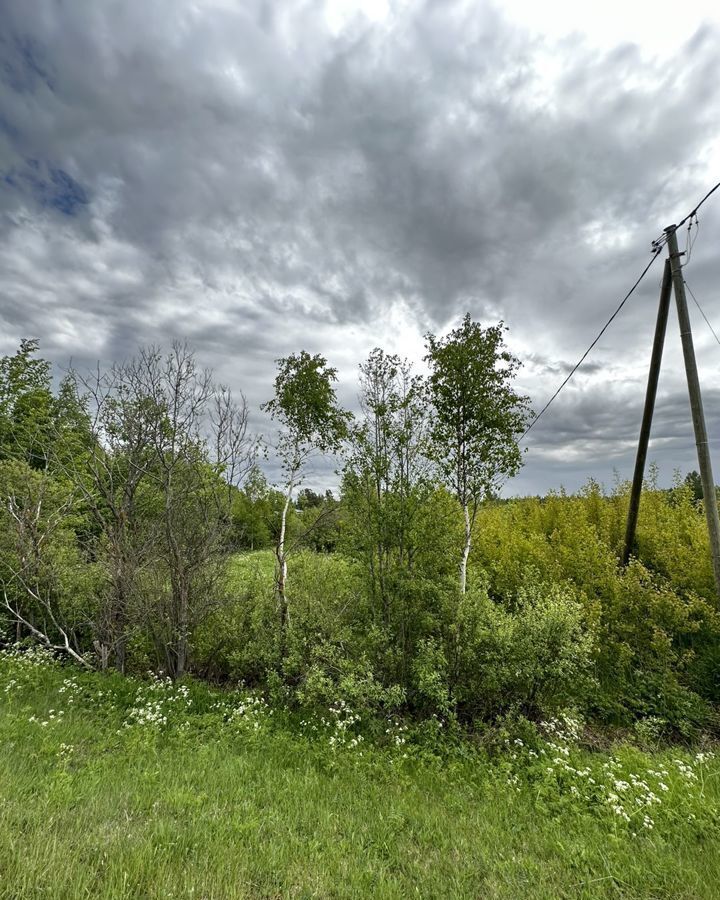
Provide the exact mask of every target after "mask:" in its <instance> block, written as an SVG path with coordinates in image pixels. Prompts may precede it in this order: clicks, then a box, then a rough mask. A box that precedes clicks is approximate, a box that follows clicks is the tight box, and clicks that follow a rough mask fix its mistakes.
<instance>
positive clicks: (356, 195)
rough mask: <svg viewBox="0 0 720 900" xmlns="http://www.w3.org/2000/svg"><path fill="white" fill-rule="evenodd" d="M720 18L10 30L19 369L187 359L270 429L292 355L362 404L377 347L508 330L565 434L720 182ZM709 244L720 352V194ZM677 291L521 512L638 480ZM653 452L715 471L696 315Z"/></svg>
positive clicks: (560, 7) (513, 0) (469, 12)
mask: <svg viewBox="0 0 720 900" xmlns="http://www.w3.org/2000/svg"><path fill="white" fill-rule="evenodd" d="M716 5H717V4H716V2H714V0H684V2H683V3H682V5H681V7H678V6H677V4H675V3H673V4H671V3H666V2H655V3H652V4H650V3H628V2H627V0H624V2H619V0H612V2H607V0H606V2H603V3H587V4H585V3H583V4H568V3H567V2H566V0H563V2H559V0H545V2H543V3H542V4H538V3H535V2H531V0H528V2H525V0H510V2H508V0H504V2H503V3H501V4H500V3H498V4H493V3H485V2H482V0H480V2H478V0H474V2H453V0H417V2H413V0H365V2H363V3H353V2H345V0H343V2H341V0H328V2H321V0H265V2H262V0H192V2H191V0H102V2H99V0H0V13H1V15H2V22H3V27H2V30H1V31H0V354H4V353H11V352H13V350H14V349H15V347H16V346H17V343H18V342H19V340H20V338H21V337H24V336H25V337H37V338H39V339H40V342H41V350H42V353H43V355H45V356H46V357H48V358H50V359H52V360H53V361H54V362H56V363H57V364H58V366H65V367H66V366H67V365H68V363H69V361H70V359H71V358H72V359H73V361H74V363H75V364H77V365H79V366H82V365H85V364H91V363H93V362H94V361H96V360H100V361H101V362H102V363H103V364H107V363H108V362H110V361H112V360H117V359H122V358H124V357H127V356H128V355H131V354H132V353H133V351H134V350H135V348H136V347H137V346H138V345H139V344H148V343H161V344H167V343H168V342H169V341H170V340H171V339H172V338H174V337H180V338H187V339H188V341H189V342H190V343H191V344H192V345H193V346H194V347H195V348H196V350H197V353H198V356H199V358H200V360H201V361H202V363H204V364H205V365H208V366H212V367H213V368H214V369H215V370H216V372H217V374H218V377H219V379H220V380H222V381H224V382H226V383H227V384H229V385H230V386H231V387H233V388H235V389H241V390H243V391H244V393H245V394H246V396H247V398H248V400H249V402H250V404H251V405H252V406H253V408H254V410H255V412H254V421H255V425H256V427H257V428H259V429H262V428H266V427H267V426H266V423H265V422H264V421H263V419H262V416H261V414H260V413H259V412H258V411H257V406H258V405H259V404H260V403H261V402H262V401H264V400H266V399H268V398H269V396H270V394H271V391H272V380H273V377H274V369H275V366H274V360H275V359H276V358H277V357H279V356H282V355H285V354H287V353H290V352H294V351H297V350H299V349H300V348H306V349H308V350H309V351H311V352H314V353H317V352H319V353H322V354H324V355H325V356H326V357H327V358H328V359H329V361H330V362H331V363H332V364H333V365H335V366H337V367H338V369H339V372H340V379H341V381H340V386H339V393H340V397H341V399H342V401H343V402H344V403H345V404H346V405H348V406H354V405H355V404H356V396H355V395H356V391H357V387H356V384H357V378H356V375H357V364H358V363H359V362H360V361H362V360H363V359H364V358H365V356H366V355H367V353H368V352H369V351H370V350H371V349H372V348H373V347H374V346H381V347H383V348H384V349H386V350H388V351H393V352H398V353H400V354H402V355H404V356H407V357H409V358H411V359H414V360H417V361H418V362H420V361H421V358H422V355H423V337H422V336H423V334H424V333H426V332H427V331H432V332H434V333H441V332H444V331H446V330H447V329H449V328H451V327H452V326H453V325H455V324H456V323H457V322H458V320H459V318H460V316H462V315H463V314H464V313H465V312H466V311H467V312H470V313H471V315H472V316H473V317H474V318H476V319H478V320H480V321H481V322H483V323H485V324H491V323H494V322H496V321H497V320H498V319H500V318H502V319H504V321H505V323H506V324H507V326H508V327H509V332H508V342H509V344H510V347H511V349H512V350H513V351H514V352H515V353H516V354H517V355H518V356H519V357H520V358H521V359H522V360H523V362H524V367H523V370H522V374H521V376H520V379H521V386H522V387H523V388H524V389H525V390H526V392H527V393H529V394H530V396H531V398H532V401H533V405H534V406H535V408H536V409H540V408H541V407H542V406H543V405H544V403H545V402H546V401H547V399H548V398H549V396H550V395H551V394H552V393H553V391H554V390H555V389H556V387H557V386H558V384H559V383H560V382H561V381H562V379H563V378H564V377H565V374H566V373H567V372H568V371H569V368H570V367H571V366H572V365H573V364H574V363H575V362H576V361H577V359H578V358H579V357H580V355H581V354H582V353H583V351H584V350H585V349H586V347H587V346H588V344H589V343H590V341H591V340H592V339H593V338H594V337H595V335H596V334H597V332H598V331H599V329H600V327H601V326H602V325H603V324H604V322H605V321H606V320H607V318H608V316H609V315H610V313H611V312H612V310H613V309H614V308H615V306H616V305H617V303H618V302H619V300H620V298H621V297H622V296H623V294H624V293H625V292H626V291H627V289H628V288H629V287H630V285H631V284H632V283H633V281H634V280H635V278H636V277H637V276H638V274H639V273H640V271H641V270H642V269H643V267H644V266H645V265H646V263H647V261H648V260H649V258H650V242H651V240H653V239H654V238H656V237H657V236H658V235H659V234H660V232H661V231H662V229H663V227H664V226H666V225H668V224H670V223H672V222H675V221H678V220H679V219H680V218H682V216H684V215H685V213H686V212H687V211H688V210H690V209H691V208H692V207H693V206H694V205H695V203H696V202H697V201H698V200H699V199H700V197H702V195H703V194H704V193H705V192H706V191H707V190H708V189H709V188H710V187H711V186H712V185H713V184H714V183H715V182H717V181H718V180H720V16H719V14H718V13H716V12H713V8H714V7H715V6H716ZM678 10H680V12H678ZM699 218H700V227H699V230H697V232H696V231H695V230H693V234H692V237H693V238H696V240H695V244H694V247H693V252H692V256H691V258H690V261H689V263H688V265H687V269H686V278H687V281H688V283H689V285H690V286H691V288H692V290H693V291H694V293H695V295H696V297H697V299H698V300H699V301H700V304H701V305H702V307H703V309H704V311H705V313H706V315H707V317H708V319H709V320H710V322H711V323H713V325H714V326H715V330H716V331H718V333H720V252H718V251H719V250H720V191H719V192H718V193H717V194H716V195H715V196H714V197H713V198H712V199H711V200H709V201H708V203H707V204H706V205H705V206H704V207H703V209H702V210H701V212H700V216H699ZM680 239H681V244H682V245H683V246H684V243H685V232H683V233H682V235H681V238H680ZM661 275H662V259H660V260H658V261H657V262H656V263H655V266H654V267H653V268H652V269H651V271H650V273H649V275H648V277H647V278H646V279H645V281H644V282H643V285H642V287H641V289H640V290H639V291H638V292H637V294H636V295H634V297H633V298H632V300H631V301H630V302H629V303H628V305H627V306H626V307H625V309H624V310H623V312H622V313H621V315H620V316H619V317H618V319H617V320H616V322H615V323H614V324H613V325H612V326H611V328H610V329H609V331H608V332H607V334H606V335H605V337H604V338H603V339H602V341H601V343H600V344H599V345H598V347H597V348H596V350H595V351H594V352H593V354H592V356H591V357H590V358H589V360H588V363H587V364H586V365H585V366H584V367H583V368H582V369H581V370H580V372H579V373H578V375H577V376H576V377H575V378H574V379H573V381H572V382H571V383H570V385H569V386H568V387H567V388H566V389H565V390H564V391H563V393H562V394H561V395H560V396H559V397H558V399H557V400H556V401H555V403H554V404H553V406H552V407H551V409H550V410H549V411H548V412H547V413H546V415H545V416H544V417H543V418H542V419H541V420H540V421H539V422H538V424H537V426H536V427H535V428H534V429H533V430H532V432H531V433H530V435H529V436H528V438H527V442H526V443H527V447H528V452H527V456H526V464H525V467H524V469H523V472H522V474H521V475H519V476H518V477H517V478H516V479H514V480H513V481H512V482H510V483H509V484H508V486H507V492H508V493H510V494H514V493H536V492H544V491H545V490H547V489H549V488H553V487H559V486H560V485H561V484H563V485H565V486H566V487H567V488H568V489H571V490H572V489H575V488H577V487H578V486H579V485H581V484H582V483H583V482H584V481H585V479H586V478H587V477H588V476H593V477H594V478H596V479H598V480H600V481H602V482H604V483H605V484H606V485H608V486H610V485H611V484H612V480H613V472H614V470H617V472H619V474H620V476H621V477H629V476H630V474H631V471H632V464H633V457H634V449H633V447H634V442H635V441H636V436H637V431H638V427H639V421H640V416H641V410H642V401H643V396H644V390H645V380H646V372H647V363H648V360H649V354H650V346H651V341H652V333H653V329H654V318H655V313H656V307H657V295H658V289H659V282H660V278H661ZM690 302H691V315H692V317H693V324H694V328H695V337H696V347H697V351H698V360H699V365H700V374H701V379H702V383H703V387H704V399H705V407H706V413H707V416H708V426H709V431H710V437H711V443H712V449H713V459H714V466H715V475H716V480H718V479H720V380H719V379H718V374H719V372H720V346H719V345H718V343H717V342H716V340H715V338H714V337H713V335H712V333H711V332H710V330H709V329H708V327H707V325H706V324H705V322H704V321H703V320H702V318H701V317H700V314H699V312H698V311H697V308H696V307H694V304H692V301H690ZM653 434H654V440H653V442H652V444H651V448H650V457H651V459H654V460H656V461H657V462H658V463H659V464H660V467H661V476H662V480H663V481H665V482H667V481H669V480H670V478H671V477H672V471H673V468H675V467H680V468H681V469H682V470H683V471H687V470H688V469H691V468H696V467H697V462H696V458H695V456H694V443H693V434H692V426H691V420H690V414H689V409H688V402H687V391H686V387H685V382H684V375H683V369H682V358H681V355H680V351H679V337H678V332H677V320H676V318H675V315H674V312H673V313H672V315H671V319H670V328H669V331H668V346H667V349H666V355H665V359H664V369H663V374H662V378H661V384H660V394H659V401H658V408H657V414H656V421H655V427H654V432H653Z"/></svg>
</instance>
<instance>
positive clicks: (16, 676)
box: [0, 644, 55, 697]
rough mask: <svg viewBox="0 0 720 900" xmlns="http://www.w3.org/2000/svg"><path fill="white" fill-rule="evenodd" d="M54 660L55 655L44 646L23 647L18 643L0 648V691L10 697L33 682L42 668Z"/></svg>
mask: <svg viewBox="0 0 720 900" xmlns="http://www.w3.org/2000/svg"><path fill="white" fill-rule="evenodd" d="M54 661H55V656H54V654H53V653H52V651H50V650H46V649H45V648H44V647H35V646H33V647H28V648H25V647H23V646H22V645H20V644H14V645H12V646H10V647H7V648H5V649H4V650H0V677H1V678H2V680H3V682H4V684H3V686H2V693H3V694H5V695H6V696H9V697H12V696H13V695H14V694H15V693H17V692H18V691H22V690H23V689H24V688H25V687H27V686H28V685H30V684H32V683H35V682H36V681H37V678H38V676H40V675H41V674H42V670H43V669H46V668H47V666H48V665H50V664H51V663H53V662H54Z"/></svg>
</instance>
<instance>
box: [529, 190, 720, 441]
mask: <svg viewBox="0 0 720 900" xmlns="http://www.w3.org/2000/svg"><path fill="white" fill-rule="evenodd" d="M718 188H720V181H718V183H717V184H716V185H715V186H714V187H713V188H711V189H710V190H709V191H708V192H707V194H705V196H704V197H703V198H702V200H700V202H699V203H698V204H697V205H696V206H695V207H694V208H693V209H691V210H690V212H689V213H688V214H687V215H686V216H685V218H684V219H682V220H681V221H680V222H679V223H678V224H677V225H676V226H675V230H677V229H678V228H681V227H682V226H683V225H684V224H685V223H686V222H687V221H688V220H690V226H689V228H688V232H689V231H690V228H692V222H693V219H695V222H696V225H697V227H698V228H699V227H700V223H699V222H698V220H697V213H698V210H699V209H700V207H701V206H702V205H703V203H705V201H706V200H707V199H708V198H709V197H711V196H712V195H713V194H714V193H715V191H716V190H717V189H718ZM695 237H696V239H697V232H696V234H695ZM688 238H689V233H688ZM666 243H667V234H666V233H665V232H663V234H662V235H661V236H660V237H659V238H658V239H657V240H654V241H653V242H652V244H651V246H652V251H653V255H652V258H651V259H650V262H649V263H648V264H647V265H646V266H645V268H644V269H643V270H642V272H641V273H640V277H639V278H638V279H637V281H636V282H635V284H634V285H633V286H632V287H631V288H630V290H629V291H628V292H627V294H625V296H624V297H623V299H622V300H621V301H620V304H619V305H618V307H617V309H616V310H615V312H614V313H613V314H612V315H611V316H610V318H609V319H608V320H607V322H606V323H605V324H604V325H603V327H602V328H601V329H600V331H599V333H598V335H597V337H596V338H595V340H594V341H593V342H592V344H590V346H589V347H588V348H587V350H586V351H585V352H584V353H583V355H582V356H581V357H580V359H579V360H578V361H577V363H576V364H575V365H574V366H573V368H572V369H571V370H570V373H569V374H568V376H567V378H566V379H565V380H564V381H563V383H562V384H561V385H560V387H559V388H558V389H557V390H556V391H555V393H554V394H553V395H552V397H551V398H550V399H549V400H548V402H547V403H546V404H545V406H543V408H542V409H541V410H540V412H539V413H538V414H537V415H536V416H535V418H534V419H533V420H532V422H531V423H530V424H529V425H528V427H527V428H526V429H525V431H524V432H523V433H522V434H521V435H520V437H519V438H518V440H517V443H518V444H519V443H520V441H522V440H523V438H524V437H526V435H527V434H528V433H529V432H530V431H531V430H532V429H533V428H534V427H535V425H536V424H537V422H538V421H539V419H540V417H541V416H542V415H543V414H544V413H545V412H546V411H547V410H548V409H549V407H550V405H551V404H552V402H553V401H554V400H555V398H556V397H557V396H558V394H559V393H560V392H561V391H562V389H563V388H564V387H565V385H566V384H567V383H568V381H570V379H571V378H572V377H573V375H574V374H575V373H576V372H577V370H578V369H579V368H580V366H581V365H582V364H583V363H584V362H585V360H586V359H587V357H588V355H589V354H590V352H591V351H592V349H593V347H595V345H596V344H597V342H598V341H599V340H600V338H601V337H602V336H603V335H604V334H605V332H606V331H607V329H608V328H609V327H610V325H611V323H612V322H613V320H614V319H615V317H616V316H617V315H618V313H619V312H620V310H621V309H622V308H623V306H625V304H626V303H627V301H628V300H629V299H630V297H631V296H632V294H633V293H634V292H635V289H636V288H637V286H638V285H639V284H640V282H641V281H642V280H643V278H644V277H645V275H646V274H647V273H648V271H649V269H650V267H651V266H652V264H653V263H654V262H655V260H656V259H657V258H658V256H659V255H660V252H661V251H662V248H663V247H664V246H665V244H666ZM694 243H695V241H693V242H692V244H690V247H689V252H692V245H693V244H694ZM686 284H687V282H686ZM690 295H691V296H693V295H692V291H690ZM693 300H695V297H694V296H693ZM695 303H696V304H697V306H698V309H700V304H699V303H697V300H695ZM700 312H702V309H700ZM703 318H705V321H706V322H707V323H708V325H709V327H710V330H711V331H713V329H712V325H710V323H709V322H708V320H707V318H706V317H705V313H703ZM713 334H714V335H715V339H716V340H717V341H718V343H719V344H720V340H718V337H717V335H716V334H715V332H714V331H713Z"/></svg>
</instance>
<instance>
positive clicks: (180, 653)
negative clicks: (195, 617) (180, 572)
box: [175, 585, 189, 678]
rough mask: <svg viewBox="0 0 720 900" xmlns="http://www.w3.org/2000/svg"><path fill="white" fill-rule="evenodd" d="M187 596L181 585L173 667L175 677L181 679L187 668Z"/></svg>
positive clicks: (185, 588) (185, 589) (184, 587)
mask: <svg viewBox="0 0 720 900" xmlns="http://www.w3.org/2000/svg"><path fill="white" fill-rule="evenodd" d="M188 608H189V604H188V596H187V587H186V586H185V585H183V587H182V589H181V592H180V616H179V621H178V643H177V648H178V649H177V661H176V667H175V677H176V678H182V677H183V675H184V674H185V669H186V668H187V655H188V653H187V651H188V631H189V622H188V618H189V617H188Z"/></svg>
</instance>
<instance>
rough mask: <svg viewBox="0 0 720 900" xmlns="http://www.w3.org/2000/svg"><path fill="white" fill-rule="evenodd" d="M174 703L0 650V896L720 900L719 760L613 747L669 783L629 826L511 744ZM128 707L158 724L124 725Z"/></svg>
mask: <svg viewBox="0 0 720 900" xmlns="http://www.w3.org/2000/svg"><path fill="white" fill-rule="evenodd" d="M63 688H64V690H61V689H63ZM138 691H139V692H140V702H139V704H138ZM187 692H188V693H187V696H188V697H189V698H190V699H191V700H192V704H191V705H190V706H189V707H188V705H187V701H186V700H185V699H184V694H182V693H178V691H177V690H176V689H175V688H163V687H159V688H157V689H155V690H154V689H152V688H148V687H147V686H143V685H142V684H140V683H139V682H137V681H134V680H131V679H121V678H119V677H116V676H107V677H104V676H100V675H94V674H84V673H79V672H78V671H77V670H75V669H70V668H67V667H61V666H58V665H56V664H48V663H47V662H43V661H38V662H37V664H31V663H29V662H28V661H26V660H20V661H18V660H15V659H12V658H8V657H6V656H3V655H2V654H0V746H1V747H2V753H0V897H2V898H30V897H52V898H68V900H70V898H72V900H79V898H84V897H87V898H110V897H112V898H169V897H183V898H185V897H198V898H199V897H203V898H261V897H265V898H271V897H303V898H305V897H308V898H309V897H328V898H329V897H338V898H340V897H372V898H375V897H377V898H405V897H428V898H440V897H450V898H508V900H516V898H523V897H529V898H548V900H551V898H552V900H556V898H565V897H567V898H570V897H572V898H576V897H624V898H630V897H633V898H640V897H643V898H688V900H690V898H693V900H695V898H717V897H718V887H717V885H718V884H720V839H719V834H720V832H719V831H718V815H717V810H718V807H719V805H720V792H719V790H718V778H717V775H718V773H719V772H720V765H718V761H717V760H711V761H710V762H709V763H708V764H707V765H704V766H698V765H697V764H695V766H696V770H697V771H698V772H700V773H701V778H700V781H701V782H702V783H699V782H692V783H691V782H688V781H687V779H685V780H683V778H682V777H681V775H680V774H679V770H678V767H677V763H674V762H673V760H675V759H681V760H687V761H688V763H690V762H691V761H692V760H693V755H692V754H690V753H689V752H685V753H680V752H679V751H677V750H675V751H672V752H671V751H662V752H658V753H656V754H652V755H649V754H643V753H640V751H637V750H633V749H627V748H626V749H619V750H616V751H615V752H614V756H613V757H612V759H615V760H616V762H614V763H613V765H616V766H625V767H632V768H633V769H635V770H636V771H642V767H643V766H644V767H645V768H646V769H647V768H648V767H652V766H655V767H658V768H659V767H662V766H666V767H667V769H668V771H669V775H668V778H667V781H668V792H667V796H666V797H663V800H662V804H661V805H660V806H659V807H658V811H657V812H654V813H653V815H654V818H655V820H656V825H655V827H654V828H653V829H652V830H647V829H645V830H643V829H640V828H636V826H635V824H631V825H630V826H628V825H626V824H625V823H624V822H623V821H621V820H620V819H619V818H618V817H617V816H614V815H613V814H612V813H610V812H607V810H606V808H605V807H606V806H607V804H605V806H603V805H602V804H597V803H596V804H593V803H591V802H589V801H586V800H583V799H582V798H580V799H578V798H577V797H575V796H574V795H573V793H572V792H571V791H570V789H569V787H567V785H568V784H569V783H570V782H571V781H572V777H571V776H569V775H568V774H567V773H565V774H558V773H554V774H552V775H550V774H549V773H547V774H546V775H543V774H542V772H543V769H547V768H548V766H546V765H545V763H546V762H547V760H543V761H542V764H541V763H540V762H538V763H534V762H533V761H530V760H527V759H526V757H525V756H523V753H524V749H520V748H518V751H517V752H518V753H519V755H518V757H517V758H516V759H513V758H512V752H511V750H510V749H509V750H508V751H507V753H506V754H504V755H503V756H502V757H501V758H500V759H494V760H493V761H490V760H489V759H488V758H487V757H486V756H485V755H484V754H482V753H480V752H470V751H469V750H466V751H463V750H462V749H456V750H454V751H453V752H448V753H447V754H445V755H444V756H442V757H441V756H439V755H437V754H433V753H430V752H429V751H428V752H426V751H425V750H423V748H422V747H418V746H413V745H412V744H408V745H400V746H395V745H393V744H391V745H390V746H387V747H384V748H383V747H372V746H370V743H371V742H370V741H369V740H366V741H365V742H363V743H362V744H360V745H359V747H360V748H362V749H359V748H355V749H353V750H350V749H348V746H347V745H346V748H345V749H341V750H339V751H337V752H331V751H330V749H329V745H328V740H327V735H328V731H327V730H325V731H323V729H322V728H320V729H319V731H318V732H312V734H315V735H317V734H319V735H320V736H319V737H318V736H315V737H310V736H303V733H302V731H301V729H300V727H299V725H298V724H297V723H296V724H295V726H293V725H292V722H291V720H290V719H289V718H288V717H285V716H283V715H282V714H279V713H278V714H270V713H269V712H267V710H266V708H265V707H264V706H263V705H262V704H258V705H257V707H251V706H248V705H247V703H246V702H243V705H242V707H240V706H238V704H239V703H240V700H239V699H238V697H237V696H236V697H229V696H227V695H222V694H220V693H219V692H212V691H210V690H209V689H207V688H206V687H204V686H202V685H198V684H195V683H189V684H188V686H187ZM153 698H156V699H157V701H158V702H157V703H155V705H154V706H153V703H154V702H155V701H154V700H153ZM173 698H174V699H173ZM71 701H72V702H71ZM133 708H135V709H138V710H139V709H141V708H142V709H144V710H150V711H151V714H152V715H154V714H155V712H153V710H155V711H157V710H160V713H159V714H161V715H165V716H166V718H167V723H166V724H162V723H160V724H159V725H152V724H132V725H131V726H130V727H126V726H124V723H125V722H127V721H136V720H137V719H138V716H140V715H143V714H142V713H135V714H133V713H131V712H130V710H131V709H133ZM232 709H236V710H237V709H241V712H238V713H237V714H236V715H235V716H234V717H233V715H232V714H231V712H230V711H231V710H232ZM50 710H54V712H53V713H51V712H50ZM59 710H62V711H63V714H62V715H61V716H59V717H58V711H59ZM242 710H244V711H242ZM51 715H52V716H55V718H50V716H51ZM31 720H32V721H31ZM43 722H47V724H46V725H43V724H42V723H43ZM186 723H187V724H186ZM256 723H257V727H255V726H256ZM307 731H308V728H307V727H306V728H305V732H307ZM511 746H512V745H511ZM361 753H362V755H361ZM405 754H407V758H405ZM560 758H561V757H560ZM569 759H570V760H571V761H573V765H576V766H578V765H579V762H580V761H582V762H583V764H584V763H587V765H588V766H592V767H593V772H596V771H597V772H600V771H602V763H603V762H604V761H605V762H607V761H608V760H611V756H610V755H609V754H605V755H602V754H588V753H584V752H582V751H579V750H577V751H575V750H573V751H572V752H571V755H570V757H569ZM559 765H560V764H559V763H551V764H550V766H549V767H550V768H551V767H552V766H555V767H557V766H559ZM533 766H535V768H533ZM526 769H527V772H528V773H530V774H527V773H526ZM585 777H587V776H585ZM563 779H564V780H563ZM508 782H510V783H508ZM573 783H575V782H573ZM578 783H579V782H578ZM563 784H565V785H566V788H567V789H565V788H563ZM588 796H589V795H588ZM693 816H694V817H695V818H694V819H693V821H688V820H689V819H691V818H692V817H693ZM633 823H634V820H633ZM640 832H642V833H640ZM633 833H635V834H636V837H632V834H633Z"/></svg>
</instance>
